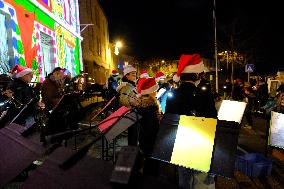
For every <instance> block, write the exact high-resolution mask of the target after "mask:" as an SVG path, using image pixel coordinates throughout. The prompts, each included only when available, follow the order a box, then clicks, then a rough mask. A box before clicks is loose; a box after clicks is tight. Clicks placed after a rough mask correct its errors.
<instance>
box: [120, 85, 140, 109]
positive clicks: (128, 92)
mask: <svg viewBox="0 0 284 189" xmlns="http://www.w3.org/2000/svg"><path fill="white" fill-rule="evenodd" d="M116 91H117V92H118V93H119V104H120V105H121V106H126V107H128V108H133V107H136V106H137V105H138V100H137V90H136V86H135V85H133V84H131V83H130V82H122V83H121V84H120V85H119V86H118V87H117V89H116Z"/></svg>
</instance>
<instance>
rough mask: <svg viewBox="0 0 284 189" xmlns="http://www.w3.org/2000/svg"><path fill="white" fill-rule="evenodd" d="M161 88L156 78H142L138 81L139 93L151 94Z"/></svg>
mask: <svg viewBox="0 0 284 189" xmlns="http://www.w3.org/2000/svg"><path fill="white" fill-rule="evenodd" d="M158 89H159V85H158V84H157V83H156V81H155V78H152V77H150V78H141V79H139V81H138V85H137V92H138V94H139V95H146V94H151V93H153V92H155V91H157V90H158Z"/></svg>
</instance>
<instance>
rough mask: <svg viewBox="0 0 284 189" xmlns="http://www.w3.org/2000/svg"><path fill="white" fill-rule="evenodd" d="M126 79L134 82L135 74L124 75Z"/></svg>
mask: <svg viewBox="0 0 284 189" xmlns="http://www.w3.org/2000/svg"><path fill="white" fill-rule="evenodd" d="M126 78H127V79H128V80H130V81H134V82H135V81H136V72H130V73H129V74H126Z"/></svg>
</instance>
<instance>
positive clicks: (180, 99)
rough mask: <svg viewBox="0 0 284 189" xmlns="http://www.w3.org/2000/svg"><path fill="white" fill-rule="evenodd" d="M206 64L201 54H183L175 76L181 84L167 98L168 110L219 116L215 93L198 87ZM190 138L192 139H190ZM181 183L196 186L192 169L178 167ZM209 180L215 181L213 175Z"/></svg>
mask: <svg viewBox="0 0 284 189" xmlns="http://www.w3.org/2000/svg"><path fill="white" fill-rule="evenodd" d="M203 71H204V64H203V62H202V59H201V57H200V55H199V54H189V55H182V56H181V57H180V60H179V63H178V70H177V73H176V75H175V76H174V78H173V79H174V80H175V81H176V82H178V81H180V86H179V87H178V88H177V89H173V90H172V96H171V97H168V98H167V102H166V112H165V113H172V114H179V115H188V116H197V117H206V118H217V110H216V108H215V102H214V98H213V95H211V96H208V93H207V91H206V92H204V91H202V90H201V89H200V88H198V87H197V85H198V84H199V81H200V76H201V73H203ZM189 140H190V139H189ZM178 173H179V183H180V186H181V188H194V185H195V184H196V183H193V182H192V183H190V182H189V180H194V179H192V178H193V177H194V173H193V171H192V170H189V169H186V168H183V167H178ZM208 178H210V179H209V180H210V181H212V180H213V182H214V179H213V178H212V177H210V176H209V177H208Z"/></svg>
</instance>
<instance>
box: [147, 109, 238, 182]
mask: <svg viewBox="0 0 284 189" xmlns="http://www.w3.org/2000/svg"><path fill="white" fill-rule="evenodd" d="M180 119H181V116H180V115H177V114H165V115H164V117H163V119H162V121H161V125H160V127H159V132H158V135H157V139H156V143H155V145H154V149H153V154H152V157H153V158H154V159H157V160H160V161H165V162H169V163H171V164H175V165H180V166H185V167H188V168H193V167H195V169H197V170H200V171H203V172H211V173H214V174H218V175H221V176H225V177H232V176H233V174H232V173H233V171H234V160H235V155H236V149H237V143H238V140H237V139H238V134H239V128H240V127H239V124H238V123H237V122H227V121H220V120H217V122H216V125H215V127H216V131H215V133H213V132H212V131H210V132H211V133H208V131H207V129H204V128H200V129H199V127H195V128H194V127H193V126H191V125H190V124H189V127H188V129H189V130H188V131H190V132H184V133H183V136H182V138H183V139H184V142H183V145H192V144H188V140H192V142H193V143H195V145H192V146H193V148H190V149H191V150H192V151H190V152H189V151H179V152H180V154H179V157H178V158H179V164H177V163H175V162H176V161H174V160H175V158H174V155H175V154H174V147H175V148H176V146H175V145H176V143H177V141H179V142H180V141H181V138H179V137H180V136H181V135H178V133H180V132H179V129H180V128H181V125H179V124H180V122H179V121H180ZM204 119H207V118H204ZM203 126H205V125H200V127H203ZM193 133H197V135H196V134H194V135H193ZM213 135H214V136H213ZM212 137H213V144H210V143H208V141H209V139H210V138H211V139H212ZM211 139H210V140H211ZM199 140H200V141H199ZM204 142H205V145H206V146H207V147H208V146H209V147H210V146H212V145H213V149H212V147H210V148H208V150H209V149H210V151H207V152H206V153H207V155H208V158H204V154H203V153H202V154H199V155H198V153H201V152H200V148H198V147H196V145H201V143H204ZM190 143H191V142H190ZM179 144H181V143H179ZM206 146H205V147H206ZM182 148H184V147H182ZM185 149H188V148H187V147H186V148H185ZM210 154H212V155H211V157H209V156H210ZM196 155H198V156H197V157H202V159H205V160H204V161H202V162H201V160H200V159H199V160H198V159H196ZM189 158H191V159H192V162H189V163H190V166H189V164H187V161H188V159H189ZM209 158H210V159H209ZM196 160H197V161H196ZM208 166H209V167H208ZM218 166H219V167H218ZM201 168H202V169H201ZM205 170H207V171H205Z"/></svg>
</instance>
